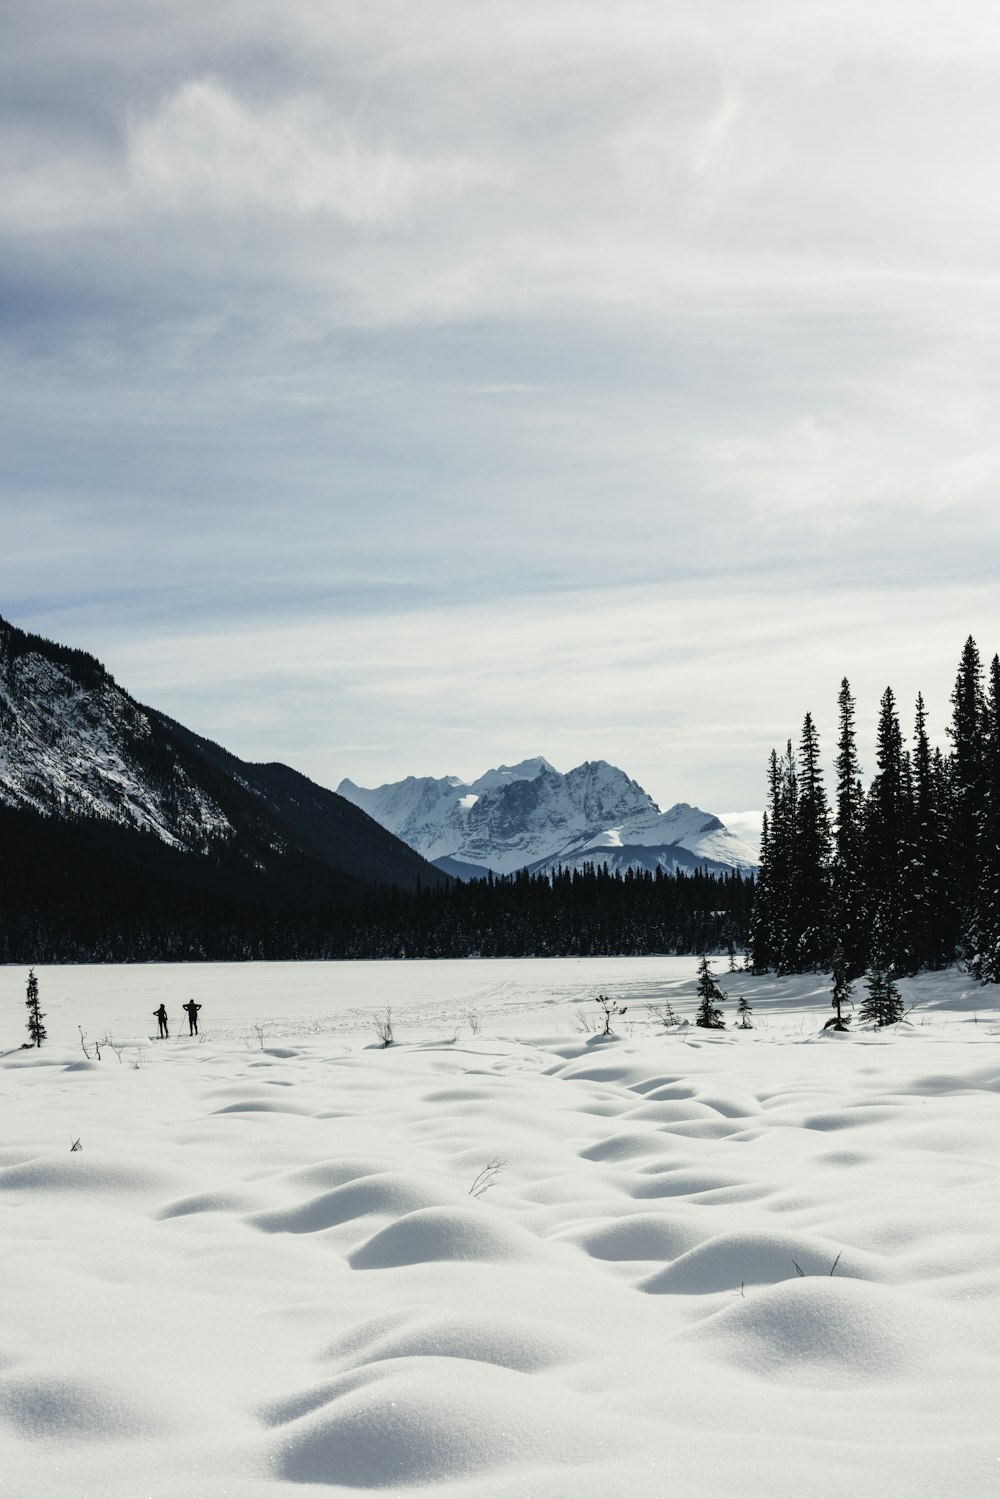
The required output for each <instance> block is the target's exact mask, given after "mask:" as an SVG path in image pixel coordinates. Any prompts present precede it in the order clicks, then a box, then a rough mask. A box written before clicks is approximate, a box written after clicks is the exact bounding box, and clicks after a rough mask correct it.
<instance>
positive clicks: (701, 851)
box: [337, 755, 757, 878]
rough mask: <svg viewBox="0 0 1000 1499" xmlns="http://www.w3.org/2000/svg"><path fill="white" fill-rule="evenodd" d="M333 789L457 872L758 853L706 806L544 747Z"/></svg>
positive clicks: (714, 863) (696, 862) (667, 864)
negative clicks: (541, 751) (438, 772)
mask: <svg viewBox="0 0 1000 1499" xmlns="http://www.w3.org/2000/svg"><path fill="white" fill-rule="evenodd" d="M337 789H338V791H339V793H340V794H341V796H344V797H346V798H347V799H348V800H349V801H352V802H354V803H355V805H356V806H358V807H361V808H362V809H363V810H364V811H366V812H368V813H369V815H370V816H371V817H373V818H374V819H375V820H376V821H377V822H380V823H381V824H382V826H383V827H385V828H388V829H390V830H391V831H392V832H394V833H395V834H396V835H397V836H398V837H400V838H402V839H403V840H404V841H405V842H406V843H408V844H409V845H410V846H411V847H412V848H415V849H417V850H418V851H419V852H420V853H422V854H423V855H424V857H425V858H426V859H429V860H430V861H431V862H432V863H434V864H436V865H437V866H438V867H439V868H441V869H444V870H446V871H447V872H449V873H452V874H456V875H459V876H460V877H462V878H470V877H471V876H472V875H474V874H482V873H484V872H485V871H486V870H492V871H493V872H494V873H495V874H510V873H512V872H514V871H515V870H518V869H524V868H527V869H531V870H536V871H537V870H544V869H553V868H556V867H558V866H560V865H561V866H562V867H563V868H566V867H570V868H572V867H574V866H577V865H580V864H583V863H586V862H597V863H604V862H607V863H608V865H609V866H610V867H612V868H620V869H625V868H646V869H656V868H660V869H664V870H667V871H670V870H676V869H695V868H698V869H706V870H709V871H711V872H714V873H721V872H724V871H726V870H732V869H740V870H744V871H747V870H752V869H754V868H755V867H756V863H757V860H756V857H755V854H754V851H753V849H751V848H750V847H749V845H748V844H746V843H745V842H744V841H743V840H742V839H741V838H739V837H737V836H736V834H734V833H732V832H730V831H729V829H728V828H726V827H725V826H724V824H723V823H722V822H721V821H720V819H719V818H718V817H715V816H714V815H713V814H711V813H709V812H703V811H702V810H701V809H700V808H698V807H692V806H690V805H689V804H688V803H686V802H678V803H676V804H675V805H674V806H673V807H670V808H669V809H668V810H667V811H666V812H662V811H661V810H660V808H659V807H658V806H657V804H656V802H654V801H653V799H652V797H651V796H650V795H649V793H648V792H647V791H645V790H644V789H643V787H642V786H640V785H639V783H638V782H637V781H635V780H633V779H632V778H631V777H629V776H628V775H626V774H625V772H624V771H622V770H620V769H619V768H618V767H617V766H614V765H610V764H609V763H608V762H607V761H606V760H588V761H585V762H584V763H583V764H582V765H577V766H575V767H574V768H573V769H572V770H570V771H568V772H566V774H561V773H560V772H559V771H558V770H556V769H555V767H554V766H553V765H551V764H550V763H549V761H548V760H546V759H545V758H544V756H541V755H539V756H535V757H533V758H532V759H529V760H522V761H521V762H520V763H518V764H517V765H500V766H498V767H496V768H495V769H493V770H488V771H486V772H485V774H484V775H481V776H479V777H478V778H477V779H476V780H473V781H464V780H462V779H461V777H459V776H441V777H434V776H408V777H407V778H406V779H405V780H402V781H395V782H391V783H389V784H387V785H384V786H378V787H374V788H366V787H362V786H357V785H355V783H354V782H353V781H351V780H343V781H341V783H340V785H339V787H338V788H337Z"/></svg>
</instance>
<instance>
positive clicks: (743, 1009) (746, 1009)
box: [736, 994, 753, 1031]
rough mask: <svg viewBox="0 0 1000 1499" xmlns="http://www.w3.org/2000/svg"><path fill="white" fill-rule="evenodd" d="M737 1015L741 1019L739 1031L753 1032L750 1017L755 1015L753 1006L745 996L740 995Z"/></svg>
mask: <svg viewBox="0 0 1000 1499" xmlns="http://www.w3.org/2000/svg"><path fill="white" fill-rule="evenodd" d="M736 1013H737V1015H738V1016H739V1017H740V1022H739V1029H740V1030H741V1031H752V1030H753V1021H752V1020H751V1019H750V1016H751V1015H752V1014H753V1006H752V1005H751V1004H748V1003H747V998H746V995H745V994H741V995H740V1001H739V1004H738V1005H737V1006H736Z"/></svg>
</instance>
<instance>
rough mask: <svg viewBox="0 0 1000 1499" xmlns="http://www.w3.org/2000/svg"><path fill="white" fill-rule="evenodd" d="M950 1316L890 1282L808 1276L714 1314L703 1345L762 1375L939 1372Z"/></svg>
mask: <svg viewBox="0 0 1000 1499" xmlns="http://www.w3.org/2000/svg"><path fill="white" fill-rule="evenodd" d="M948 1322H949V1316H948V1313H947V1312H946V1311H945V1310H944V1309H943V1308H942V1309H937V1308H932V1307H928V1306H927V1304H926V1303H923V1302H919V1301H917V1300H916V1299H914V1298H911V1297H910V1296H908V1295H906V1294H905V1293H903V1292H901V1291H897V1290H895V1289H892V1288H890V1287H887V1286H880V1285H873V1284H871V1283H870V1282H867V1281H860V1280H838V1279H831V1278H830V1277H829V1276H828V1275H827V1276H808V1277H806V1278H805V1279H796V1280H792V1281H786V1282H784V1283H783V1284H781V1285H776V1286H770V1287H768V1288H767V1289H766V1290H763V1291H760V1292H758V1293H756V1294H754V1295H752V1296H748V1297H747V1298H746V1299H743V1298H740V1299H739V1300H738V1301H737V1302H736V1303H735V1304H734V1305H733V1306H731V1307H727V1308H726V1309H725V1310H724V1311H721V1312H717V1313H716V1314H715V1315H714V1316H712V1317H709V1318H707V1319H706V1320H705V1321H704V1322H702V1323H701V1324H700V1325H699V1326H698V1327H697V1328H694V1329H693V1330H692V1331H690V1332H687V1333H683V1334H681V1336H680V1337H679V1338H678V1342H683V1341H689V1340H690V1341H693V1342H697V1343H700V1344H702V1345H704V1346H706V1347H707V1348H709V1349H711V1351H712V1352H713V1353H714V1354H715V1355H716V1356H719V1357H722V1358H723V1359H725V1360H726V1361H727V1362H729V1363H733V1364H737V1365H740V1366H742V1367H744V1368H746V1369H749V1370H751V1371H752V1372H753V1373H755V1374H757V1375H758V1376H764V1377H765V1378H771V1379H778V1380H800V1379H801V1378H802V1376H803V1374H805V1373H813V1374H814V1376H815V1378H816V1380H817V1381H818V1382H823V1383H828V1384H831V1385H839V1384H846V1383H849V1382H853V1381H855V1380H859V1379H866V1380H878V1379H886V1378H899V1377H902V1376H913V1375H919V1374H921V1373H923V1374H926V1375H931V1374H936V1373H937V1372H938V1371H937V1369H936V1368H935V1367H934V1365H935V1359H936V1355H937V1354H939V1352H940V1348H941V1341H942V1337H944V1338H947V1337H949V1336H951V1337H954V1327H953V1325H952V1328H951V1332H950V1334H949V1332H948V1331H947V1327H948Z"/></svg>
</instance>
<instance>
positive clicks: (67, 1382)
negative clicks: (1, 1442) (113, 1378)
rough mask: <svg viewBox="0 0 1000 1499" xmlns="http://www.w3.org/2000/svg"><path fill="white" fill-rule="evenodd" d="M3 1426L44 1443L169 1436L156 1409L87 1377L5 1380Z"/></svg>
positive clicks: (0, 1390)
mask: <svg viewBox="0 0 1000 1499" xmlns="http://www.w3.org/2000/svg"><path fill="white" fill-rule="evenodd" d="M0 1424H2V1425H3V1426H6V1427H7V1428H8V1429H10V1430H12V1431H13V1432H15V1433H17V1435H18V1436H22V1437H29V1438H37V1439H40V1440H43V1441H52V1440H56V1441H58V1440H60V1439H63V1440H67V1441H74V1442H80V1441H108V1440H112V1441H126V1440H128V1439H129V1438H142V1437H149V1436H160V1435H165V1434H166V1427H165V1423H164V1422H163V1421H162V1420H161V1419H159V1418H158V1417H157V1414H156V1411H155V1409H153V1408H152V1407H150V1406H149V1405H148V1404H146V1405H142V1406H140V1405H139V1404H138V1403H136V1402H135V1401H133V1400H132V1398H131V1397H130V1396H129V1395H127V1394H126V1393H125V1391H124V1390H121V1389H118V1388H117V1387H116V1386H114V1385H112V1384H109V1383H108V1382H107V1381H105V1380H101V1379H96V1378H91V1377H90V1376H89V1375H88V1376H87V1377H86V1379H82V1378H79V1377H77V1378H73V1377H70V1376H68V1375H61V1374H36V1375H23V1376H13V1375H11V1376H7V1377H6V1378H5V1379H4V1381H3V1384H2V1385H0Z"/></svg>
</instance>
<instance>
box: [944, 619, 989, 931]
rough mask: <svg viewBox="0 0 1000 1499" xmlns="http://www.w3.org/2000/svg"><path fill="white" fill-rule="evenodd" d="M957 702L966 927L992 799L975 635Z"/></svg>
mask: <svg viewBox="0 0 1000 1499" xmlns="http://www.w3.org/2000/svg"><path fill="white" fill-rule="evenodd" d="M951 707H952V720H951V726H950V728H949V729H948V737H949V738H950V739H951V742H952V752H951V759H950V767H949V768H950V771H951V803H952V805H951V814H952V815H951V826H950V828H949V842H950V847H951V853H952V858H953V861H954V862H953V868H954V881H955V898H956V903H957V906H958V909H959V913H960V920H961V922H962V926H963V929H964V927H965V926H966V924H967V923H970V922H971V920H972V916H973V910H974V906H975V901H976V896H977V892H978V888H979V868H978V860H979V834H980V831H981V828H982V821H983V816H984V813H985V802H986V785H985V781H986V774H985V771H986V701H985V698H984V696H983V669H982V662H981V661H980V658H979V650H978V648H977V646H976V642H975V641H974V640H973V638H972V636H971V635H970V636H969V638H968V640H967V641H966V642H965V645H964V646H963V648H962V656H961V660H960V661H959V664H958V676H957V678H956V680H955V687H954V691H953V692H952V694H951ZM963 935H964V932H963Z"/></svg>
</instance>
